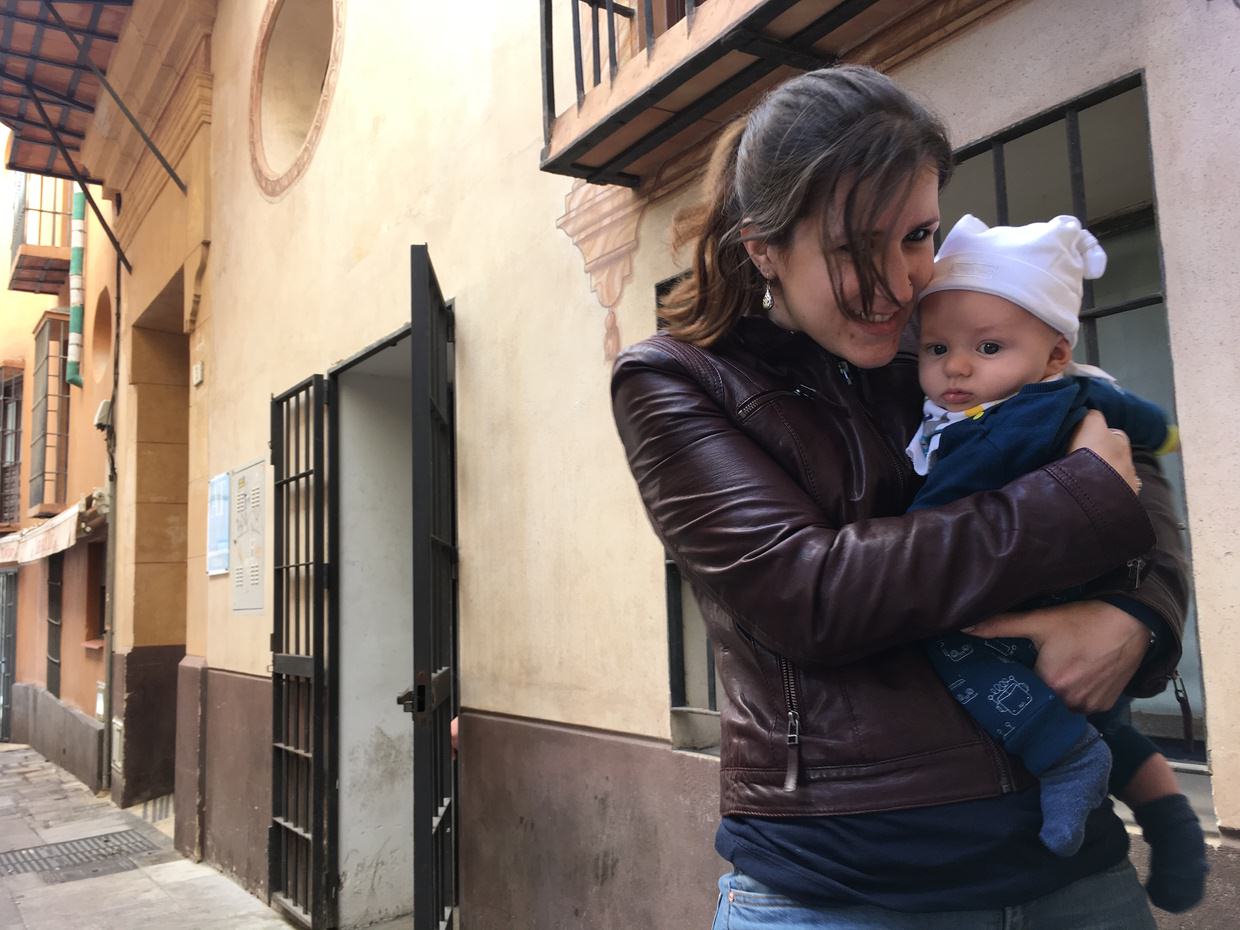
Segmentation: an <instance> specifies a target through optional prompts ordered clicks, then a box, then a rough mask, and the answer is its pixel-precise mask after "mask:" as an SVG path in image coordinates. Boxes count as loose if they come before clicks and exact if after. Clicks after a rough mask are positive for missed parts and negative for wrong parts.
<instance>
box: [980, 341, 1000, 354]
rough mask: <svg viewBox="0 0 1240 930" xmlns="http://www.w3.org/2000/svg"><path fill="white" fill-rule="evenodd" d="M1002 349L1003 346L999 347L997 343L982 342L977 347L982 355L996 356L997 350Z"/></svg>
mask: <svg viewBox="0 0 1240 930" xmlns="http://www.w3.org/2000/svg"><path fill="white" fill-rule="evenodd" d="M1002 348H1003V346H1001V345H999V343H997V342H983V343H982V344H981V345H980V346H978V347H977V349H978V351H979V352H981V353H982V354H983V355H998V354H999V350H1000V349H1002Z"/></svg>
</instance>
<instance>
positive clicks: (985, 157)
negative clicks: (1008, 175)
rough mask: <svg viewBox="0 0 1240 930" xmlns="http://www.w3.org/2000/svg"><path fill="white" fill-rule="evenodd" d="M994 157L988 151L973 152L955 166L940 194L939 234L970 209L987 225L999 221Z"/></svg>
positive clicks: (954, 223)
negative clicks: (978, 153)
mask: <svg viewBox="0 0 1240 930" xmlns="http://www.w3.org/2000/svg"><path fill="white" fill-rule="evenodd" d="M994 165H995V159H994V155H993V154H992V153H991V152H983V153H982V154H981V155H974V156H973V157H972V158H970V159H969V160H968V161H963V162H961V163H960V164H959V165H957V166H956V171H955V173H954V174H953V175H952V179H951V181H950V183H948V185H947V187H946V188H945V189H944V191H943V194H942V196H941V197H940V198H939V208H940V213H939V215H940V216H941V217H942V224H941V226H940V228H941V229H942V235H943V236H946V235H947V233H948V231H949V230H950V229H951V228H952V227H953V226H955V225H956V221H957V220H958V219H960V218H961V217H962V216H964V215H965V214H966V213H972V214H973V215H974V216H976V217H977V218H978V219H980V220H983V221H985V223H986V225H988V226H994V225H995V224H996V223H997V222H998V213H997V212H996V210H995V168H994Z"/></svg>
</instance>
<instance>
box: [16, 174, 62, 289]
mask: <svg viewBox="0 0 1240 930" xmlns="http://www.w3.org/2000/svg"><path fill="white" fill-rule="evenodd" d="M18 178H19V181H18V192H17V209H16V210H15V211H14V214H13V254H12V261H11V264H10V269H11V270H10V272H9V290H11V291H27V292H28V293H31V294H56V293H58V292H59V291H60V289H61V288H62V287H64V284H65V281H67V280H68V278H69V244H70V243H69V216H70V214H69V209H68V208H69V186H68V185H67V184H66V183H65V182H64V181H62V180H60V179H58V178H48V177H42V176H40V175H34V174H31V175H18Z"/></svg>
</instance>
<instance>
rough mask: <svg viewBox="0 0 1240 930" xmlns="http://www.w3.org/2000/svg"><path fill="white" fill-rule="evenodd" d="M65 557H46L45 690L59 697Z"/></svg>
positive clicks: (62, 555)
mask: <svg viewBox="0 0 1240 930" xmlns="http://www.w3.org/2000/svg"><path fill="white" fill-rule="evenodd" d="M64 569H65V556H64V553H62V552H57V553H56V554H55V555H49V556H48V557H47V690H48V691H50V692H51V693H52V695H53V696H54V697H60V618H61V590H62V588H63V581H64Z"/></svg>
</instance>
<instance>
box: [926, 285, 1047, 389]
mask: <svg viewBox="0 0 1240 930" xmlns="http://www.w3.org/2000/svg"><path fill="white" fill-rule="evenodd" d="M919 359H920V375H921V389H922V390H923V391H925V392H926V396H927V397H929V398H930V399H931V400H933V401H934V402H935V403H937V404H939V405H940V406H942V407H944V408H946V409H947V410H968V409H969V408H970V407H973V406H975V405H977V404H983V403H986V402H988V401H992V400H1001V399H1003V398H1005V397H1008V396H1010V395H1012V394H1015V393H1016V392H1017V391H1019V390H1020V389H1021V388H1022V387H1024V386H1025V385H1026V384H1035V383H1037V382H1038V381H1042V380H1044V379H1045V378H1048V377H1050V376H1051V375H1055V374H1058V373H1059V372H1061V371H1062V370H1063V368H1064V366H1065V365H1066V364H1067V363H1068V362H1069V361H1070V360H1071V348H1070V347H1069V346H1068V341H1067V340H1066V339H1065V338H1064V337H1063V336H1061V335H1060V334H1059V333H1057V332H1055V331H1054V330H1053V329H1051V328H1050V327H1049V326H1047V325H1046V324H1045V323H1043V322H1042V321H1041V320H1039V319H1038V318H1037V317H1035V316H1034V315H1033V314H1032V313H1029V312H1027V311H1025V310H1023V309H1021V308H1020V307H1018V306H1016V304H1014V303H1012V302H1011V301H1009V300H1004V299H1003V298H1002V297H995V296H993V295H991V294H982V293H979V292H978V291H939V292H937V293H934V294H931V295H930V296H929V297H927V298H926V299H925V300H923V301H922V302H921V346H920V351H919Z"/></svg>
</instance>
